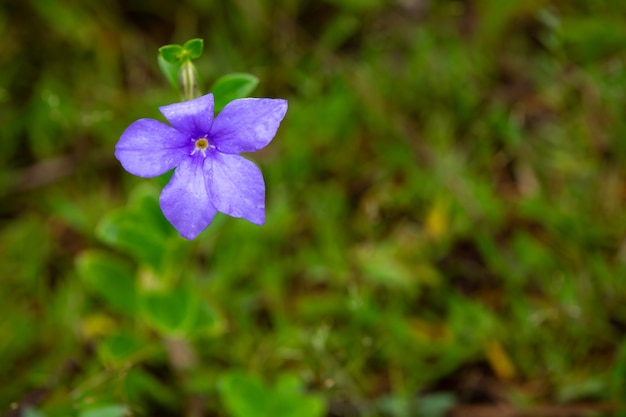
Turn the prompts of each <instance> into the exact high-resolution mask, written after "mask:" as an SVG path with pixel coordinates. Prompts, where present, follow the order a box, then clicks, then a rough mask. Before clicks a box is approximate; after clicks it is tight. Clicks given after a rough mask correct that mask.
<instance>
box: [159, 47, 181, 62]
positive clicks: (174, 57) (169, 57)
mask: <svg viewBox="0 0 626 417" xmlns="http://www.w3.org/2000/svg"><path fill="white" fill-rule="evenodd" d="M185 45H187V44H185ZM184 55H185V49H183V47H182V46H180V45H165V46H162V47H160V48H159V56H160V57H163V59H164V60H165V61H166V62H168V63H170V64H176V63H178V62H180V61H182V59H183V57H184Z"/></svg>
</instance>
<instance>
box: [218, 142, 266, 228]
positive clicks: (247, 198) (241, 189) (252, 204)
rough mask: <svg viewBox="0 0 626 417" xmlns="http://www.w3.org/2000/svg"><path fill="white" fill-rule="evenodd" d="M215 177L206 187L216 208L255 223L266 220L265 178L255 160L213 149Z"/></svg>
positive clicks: (261, 222)
mask: <svg viewBox="0 0 626 417" xmlns="http://www.w3.org/2000/svg"><path fill="white" fill-rule="evenodd" d="M207 161H212V164H213V170H212V172H213V178H212V181H210V182H207V188H208V190H209V193H210V195H211V200H212V202H213V205H214V206H215V208H217V209H218V210H219V211H221V212H222V213H226V214H228V215H230V216H233V217H242V218H244V219H246V220H249V221H251V222H252V223H255V224H263V223H265V182H264V181H263V174H261V171H260V170H259V168H257V166H256V165H254V163H252V162H250V161H248V160H247V159H245V158H244V157H241V156H239V155H229V154H222V153H220V152H214V153H212V154H211V155H210V156H209V157H207Z"/></svg>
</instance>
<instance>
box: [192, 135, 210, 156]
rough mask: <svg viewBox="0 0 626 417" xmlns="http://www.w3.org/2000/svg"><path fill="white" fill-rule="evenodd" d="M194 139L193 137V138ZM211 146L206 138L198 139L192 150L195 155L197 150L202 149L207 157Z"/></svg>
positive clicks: (202, 152) (203, 154)
mask: <svg viewBox="0 0 626 417" xmlns="http://www.w3.org/2000/svg"><path fill="white" fill-rule="evenodd" d="M192 140H193V139H192ZM208 147H209V141H208V140H206V139H205V138H200V139H196V144H195V146H194V148H193V151H192V152H191V154H192V155H195V153H196V152H198V151H200V153H201V154H202V156H203V157H205V158H206V150H207V148H208Z"/></svg>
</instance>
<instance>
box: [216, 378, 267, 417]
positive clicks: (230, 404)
mask: <svg viewBox="0 0 626 417" xmlns="http://www.w3.org/2000/svg"><path fill="white" fill-rule="evenodd" d="M218 390H219V393H220V396H221V398H222V401H223V402H224V406H225V407H226V409H227V410H228V414H229V415H231V416H232V417H264V416H268V414H267V412H268V395H267V394H268V393H267V390H266V389H265V387H264V386H263V382H262V381H261V380H260V379H259V378H258V377H256V376H252V375H246V374H243V373H240V372H231V373H229V374H226V375H224V376H223V377H221V378H220V380H219V382H218ZM268 417H269V416H268Z"/></svg>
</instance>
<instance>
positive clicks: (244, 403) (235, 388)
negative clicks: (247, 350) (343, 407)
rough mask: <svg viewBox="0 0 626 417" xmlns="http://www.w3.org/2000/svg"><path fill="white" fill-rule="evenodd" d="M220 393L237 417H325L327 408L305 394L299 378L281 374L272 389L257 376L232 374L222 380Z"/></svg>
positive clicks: (315, 398)
mask: <svg viewBox="0 0 626 417" xmlns="http://www.w3.org/2000/svg"><path fill="white" fill-rule="evenodd" d="M218 390H219V393H220V396H221V398H222V401H223V402H224V405H225V407H226V409H227V410H228V411H229V415H231V416H233V417H274V416H280V417H322V416H323V415H324V413H325V408H326V406H325V404H324V401H323V399H322V398H320V397H318V396H315V395H309V394H304V393H302V392H301V383H300V380H299V379H298V377H297V376H296V375H290V374H287V375H281V377H280V378H279V380H278V382H277V384H276V386H275V387H268V386H266V385H264V384H263V381H261V380H260V379H259V378H258V377H257V376H255V375H247V374H244V373H241V372H231V373H228V374H226V375H224V376H222V377H221V378H220V380H219V382H218Z"/></svg>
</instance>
